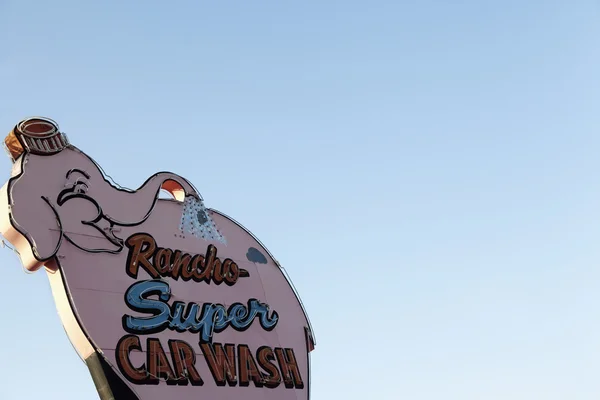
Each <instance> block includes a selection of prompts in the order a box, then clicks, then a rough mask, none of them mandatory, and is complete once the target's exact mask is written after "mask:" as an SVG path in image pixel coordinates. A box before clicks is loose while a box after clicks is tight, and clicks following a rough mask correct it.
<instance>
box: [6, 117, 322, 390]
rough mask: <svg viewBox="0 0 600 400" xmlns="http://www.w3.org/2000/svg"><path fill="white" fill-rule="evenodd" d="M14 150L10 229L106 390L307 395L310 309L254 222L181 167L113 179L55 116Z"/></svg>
mask: <svg viewBox="0 0 600 400" xmlns="http://www.w3.org/2000/svg"><path fill="white" fill-rule="evenodd" d="M5 147H6V149H7V151H8V154H9V157H10V159H11V161H12V162H13V164H14V165H13V168H12V174H11V178H10V179H9V181H8V182H7V183H6V184H5V185H4V186H3V188H2V190H1V192H0V202H1V205H2V207H1V208H0V211H2V214H1V216H2V219H1V220H0V223H1V225H0V229H1V232H2V234H3V235H4V237H5V238H6V239H7V240H8V241H9V242H11V243H12V244H13V245H14V246H15V247H16V249H17V250H18V251H19V255H20V258H21V262H22V263H23V265H24V267H25V268H27V269H29V270H31V271H35V270H38V269H40V268H41V267H44V269H45V270H46V272H47V273H48V277H49V279H50V285H51V288H52V293H53V296H54V299H55V302H56V305H57V309H58V311H59V315H60V317H61V321H62V323H63V325H64V327H65V330H66V332H67V334H68V336H69V339H70V340H71V342H72V343H73V345H74V347H75V349H76V351H77V352H78V353H79V355H80V356H81V357H82V358H83V359H84V360H85V362H86V364H87V366H88V368H89V370H90V373H91V375H92V377H93V378H94V382H95V383H96V385H97V387H98V392H99V395H100V397H101V398H102V399H117V400H121V399H144V400H152V399H155V398H156V399H159V398H161V399H163V398H165V396H167V397H173V398H177V399H183V400H187V399H190V400H191V399H198V398H207V399H211V400H218V399H237V398H244V399H249V400H254V399H256V400H259V399H260V400H263V399H266V400H285V399H295V400H297V399H308V397H309V384H310V374H309V353H310V352H311V351H312V350H313V348H314V339H313V334H312V330H311V328H310V324H309V321H308V318H307V316H306V313H305V311H304V308H303V307H302V303H301V302H300V300H299V297H298V295H297V293H296V292H295V291H294V290H293V287H292V285H291V283H290V282H289V280H288V278H287V277H286V275H285V274H284V273H283V270H282V269H281V268H280V267H279V264H278V263H277V262H276V261H275V260H274V259H273V257H272V256H271V254H270V253H269V252H268V251H267V249H266V248H265V247H264V246H263V245H262V244H261V243H260V242H259V241H258V240H257V239H256V238H255V237H254V235H252V234H251V233H250V232H249V231H248V230H247V229H245V228H244V227H242V226H241V225H240V224H239V223H238V222H236V221H234V220H233V219H231V218H230V217H228V216H226V215H225V214H223V213H221V212H218V211H216V210H214V209H210V208H207V207H205V205H204V200H203V199H202V197H201V196H200V194H199V193H198V191H197V190H196V189H195V187H194V186H192V184H191V183H190V182H189V181H187V180H186V179H185V178H183V177H181V176H179V175H177V174H174V173H170V172H159V173H156V174H154V175H152V176H150V177H149V178H148V179H147V180H146V181H145V182H144V183H143V184H142V185H141V186H140V187H139V188H138V189H136V190H131V189H125V188H123V187H121V186H118V185H116V184H115V183H113V182H112V181H110V180H109V179H107V178H106V176H105V175H104V173H103V172H102V170H101V169H100V167H99V166H98V164H97V163H96V162H95V161H94V160H93V159H92V158H91V157H90V156H88V155H87V154H85V153H84V152H83V151H82V150H80V149H78V148H76V147H75V146H73V145H72V144H71V143H70V141H69V140H68V139H67V137H66V135H65V134H64V133H62V132H61V131H60V130H59V129H58V125H57V124H56V123H55V122H54V121H51V120H49V119H45V118H32V119H27V120H24V121H22V122H21V123H19V124H17V126H16V127H15V128H14V129H13V130H12V131H11V132H10V134H9V135H8V136H7V138H6V139H5ZM161 191H162V192H167V193H169V194H170V198H164V197H159V193H160V192H161Z"/></svg>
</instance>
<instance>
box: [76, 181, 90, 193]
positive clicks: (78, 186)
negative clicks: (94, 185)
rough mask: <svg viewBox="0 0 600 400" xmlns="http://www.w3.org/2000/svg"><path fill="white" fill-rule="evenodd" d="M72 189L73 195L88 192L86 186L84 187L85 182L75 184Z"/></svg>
mask: <svg viewBox="0 0 600 400" xmlns="http://www.w3.org/2000/svg"><path fill="white" fill-rule="evenodd" d="M73 189H74V190H73V191H74V192H75V193H86V192H87V190H88V185H86V184H85V182H77V183H75V185H74V186H73Z"/></svg>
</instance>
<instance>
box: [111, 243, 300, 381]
mask: <svg viewBox="0 0 600 400" xmlns="http://www.w3.org/2000/svg"><path fill="white" fill-rule="evenodd" d="M126 243H127V247H128V249H129V252H128V257H127V261H128V262H127V268H126V272H127V275H129V276H130V277H132V278H134V279H135V278H137V277H138V272H139V269H140V268H142V269H144V270H145V271H146V272H147V273H148V274H149V275H150V276H152V277H153V278H155V279H152V280H141V281H138V282H136V283H134V284H133V285H131V286H130V287H129V289H128V290H127V292H126V293H125V302H126V304H127V307H129V308H130V309H131V310H133V311H136V312H140V313H142V314H145V315H146V316H143V317H135V316H132V315H124V316H123V328H124V329H125V330H126V331H127V332H129V333H131V334H130V335H126V336H124V337H123V338H121V340H120V341H119V344H118V345H117V362H118V364H119V368H120V369H121V371H122V372H123V374H124V375H125V376H126V377H127V379H129V380H131V381H132V382H134V383H144V384H156V383H158V382H159V380H160V378H163V379H164V380H165V382H166V383H167V384H169V383H170V384H173V385H177V384H183V385H185V384H187V383H188V382H189V383H190V384H192V385H203V382H204V381H203V379H202V377H201V376H200V374H199V373H198V371H197V369H196V366H195V364H196V362H195V354H196V353H197V351H195V350H194V348H193V347H192V346H191V345H190V344H189V343H187V342H185V341H183V340H170V341H169V350H170V353H171V356H172V364H171V362H170V361H169V359H168V357H167V356H166V353H165V350H164V349H163V348H162V345H161V343H160V340H158V339H156V338H152V337H150V336H148V337H147V339H146V343H147V345H146V348H147V362H146V365H143V366H142V367H139V368H136V367H134V366H133V364H132V363H131V362H130V360H129V353H130V352H131V351H132V350H140V349H141V341H140V338H139V337H138V336H136V334H138V335H140V334H141V335H149V334H153V333H159V332H162V331H164V330H165V329H170V330H173V331H176V332H191V333H197V334H198V342H197V343H198V345H199V346H200V350H201V354H202V355H203V356H204V358H205V362H206V364H207V365H208V367H209V369H210V372H211V375H212V377H213V379H214V381H215V384H216V385H218V386H225V385H229V386H236V385H240V386H249V385H250V384H251V383H252V384H253V385H254V386H256V387H263V386H265V387H268V388H276V387H278V386H279V385H281V384H283V385H284V386H285V387H286V388H289V389H294V388H297V389H303V388H304V381H303V379H302V374H301V372H300V368H299V366H298V361H297V359H296V354H295V353H294V349H293V348H281V347H275V348H272V347H270V346H268V345H267V346H261V347H260V348H258V349H254V350H251V349H250V347H249V346H248V345H247V344H232V343H225V344H223V343H216V342H213V340H212V338H213V334H214V333H218V332H223V331H224V330H226V329H235V330H236V331H238V332H244V331H245V330H247V329H248V328H249V327H250V326H251V325H252V324H253V323H258V324H259V325H260V327H261V328H262V329H263V330H265V331H272V330H273V329H274V328H275V326H276V325H277V321H278V319H279V316H278V314H277V312H276V311H272V312H270V311H269V306H268V305H267V304H264V303H262V302H261V301H260V300H258V299H255V298H252V299H248V301H247V303H246V304H244V303H233V304H232V305H230V306H229V307H225V305H223V304H215V303H207V302H204V303H202V304H199V303H194V302H190V303H187V304H186V303H185V302H181V301H174V302H171V298H172V297H173V296H172V295H171V287H170V285H169V283H168V280H170V279H173V280H178V279H181V280H183V281H187V282H190V284H214V285H221V284H225V285H228V286H233V285H235V284H236V283H237V280H238V279H239V277H240V269H239V267H238V266H237V264H236V263H235V261H233V260H231V259H229V258H228V259H225V260H221V259H219V257H218V255H217V251H218V250H217V248H216V247H215V246H213V245H208V248H207V249H206V252H205V253H204V255H199V254H198V255H190V254H186V253H184V252H183V251H181V250H172V249H168V248H160V247H158V246H157V244H156V242H155V241H154V239H153V238H152V237H151V236H150V235H147V234H136V235H133V236H131V237H130V238H129V239H128V240H127V242H126ZM244 273H245V274H244V275H243V276H248V275H247V271H244ZM161 278H164V279H161ZM153 295H155V296H156V300H152V299H151V298H150V297H152V296H153ZM255 320H256V322H255ZM186 373H187V374H186Z"/></svg>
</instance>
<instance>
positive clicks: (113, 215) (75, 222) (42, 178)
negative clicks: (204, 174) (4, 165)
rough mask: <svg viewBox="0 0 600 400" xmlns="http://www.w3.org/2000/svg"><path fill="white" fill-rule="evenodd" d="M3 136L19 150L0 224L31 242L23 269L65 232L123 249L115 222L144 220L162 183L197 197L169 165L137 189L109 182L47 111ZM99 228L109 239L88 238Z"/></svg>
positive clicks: (86, 244)
mask: <svg viewBox="0 0 600 400" xmlns="http://www.w3.org/2000/svg"><path fill="white" fill-rule="evenodd" d="M39 131H42V132H44V135H45V136H44V135H41V134H39V133H38V132H39ZM49 133H50V134H51V135H52V136H50V135H49ZM15 139H16V140H19V142H17V143H15ZM5 143H6V147H7V148H8V150H9V151H10V152H11V155H12V156H13V157H14V156H15V155H18V157H14V158H16V159H15V160H14V162H15V164H14V168H13V173H12V177H11V179H10V180H9V181H8V183H7V184H6V185H5V186H4V187H3V188H2V194H1V196H2V198H1V199H2V200H3V201H4V204H8V205H9V206H10V207H9V213H8V215H5V216H4V217H5V218H4V221H2V232H4V236H5V237H6V238H7V239H8V240H9V241H10V242H13V241H16V242H19V240H22V238H21V237H18V236H22V237H23V238H25V239H26V240H27V241H28V242H29V245H30V246H27V247H28V248H30V251H26V252H25V254H21V259H22V262H23V265H24V266H25V267H26V268H27V269H28V270H36V269H38V268H39V267H40V266H41V265H42V264H43V263H44V262H45V261H47V260H49V259H51V258H52V257H54V256H55V255H56V252H57V251H58V249H59V248H60V246H61V243H62V241H63V240H67V241H69V242H70V243H72V244H73V245H75V246H77V247H79V248H81V249H82V250H85V251H91V252H120V251H121V250H122V249H123V246H124V243H123V238H119V237H117V236H116V235H115V232H114V229H115V227H117V226H137V225H140V224H142V223H143V222H144V221H145V220H146V219H147V218H148V216H149V215H150V213H151V211H152V209H153V207H154V205H155V204H156V201H157V199H158V196H159V192H160V190H161V189H162V190H165V191H167V192H169V193H171V194H172V195H173V197H174V198H175V199H177V200H179V201H183V200H184V198H185V197H186V196H192V197H196V198H200V196H199V194H198V192H197V191H196V189H195V188H194V187H193V186H192V185H191V184H190V183H189V182H188V181H187V180H186V179H184V178H182V177H181V176H179V175H176V174H173V173H170V172H159V173H157V174H154V175H153V176H151V177H150V178H148V180H146V182H144V184H143V185H142V186H141V187H140V188H139V189H137V190H135V191H132V190H128V189H123V188H121V187H118V186H116V185H114V184H112V183H111V182H109V181H108V180H107V178H106V177H105V175H104V174H103V172H102V170H101V168H100V167H99V165H98V164H96V162H95V161H94V160H92V159H91V158H90V157H88V156H87V155H86V154H85V153H84V152H82V151H81V150H79V149H78V148H76V147H75V146H72V145H70V144H69V143H68V140H67V138H66V136H65V135H64V134H63V133H61V132H59V130H58V126H57V125H56V123H55V122H54V121H51V120H48V119H41V118H39V119H38V118H36V119H30V120H26V121H24V122H22V123H21V124H19V125H18V126H17V127H15V129H14V130H13V132H12V133H11V135H9V137H8V138H7V140H6V141H5ZM48 143H52V146H50V145H49V144H48ZM18 145H21V148H20V149H19V147H18ZM25 150H27V151H25ZM19 153H20V154H19ZM25 170H27V173H24V172H25ZM14 199H19V201H14ZM98 233H101V234H102V236H103V237H104V238H105V239H106V240H94V241H91V240H89V239H87V238H91V237H96V236H97V235H98ZM92 242H93V243H92ZM90 246H92V247H90Z"/></svg>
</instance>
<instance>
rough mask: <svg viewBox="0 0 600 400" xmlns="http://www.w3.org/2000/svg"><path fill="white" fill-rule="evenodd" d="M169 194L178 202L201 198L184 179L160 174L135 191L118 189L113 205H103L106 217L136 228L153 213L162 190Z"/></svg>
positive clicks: (170, 174)
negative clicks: (191, 197)
mask: <svg viewBox="0 0 600 400" xmlns="http://www.w3.org/2000/svg"><path fill="white" fill-rule="evenodd" d="M161 189H163V190H165V191H167V192H169V193H170V194H171V195H172V196H173V197H174V198H175V199H176V200H178V201H184V200H185V197H186V196H193V197H196V198H198V199H199V198H200V196H199V194H198V193H197V192H196V190H195V189H194V187H193V186H192V185H191V184H190V183H189V182H188V181H187V180H186V179H184V178H182V177H180V176H179V175H176V174H173V173H170V172H160V173H158V174H155V175H153V176H152V177H150V178H149V179H148V180H147V181H146V182H144V184H143V185H142V186H141V187H140V188H139V189H137V190H135V191H129V190H123V189H118V190H117V191H116V192H114V188H113V190H112V191H113V193H116V194H115V197H114V198H113V199H112V201H111V202H112V203H113V204H102V209H103V213H104V216H105V217H106V218H107V219H108V220H110V221H112V222H114V223H115V224H117V225H121V226H135V225H139V224H140V223H142V222H144V221H145V220H146V219H147V218H148V217H149V216H150V213H151V212H152V209H153V208H154V205H155V204H156V201H157V200H158V196H159V193H160V190H161Z"/></svg>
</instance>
